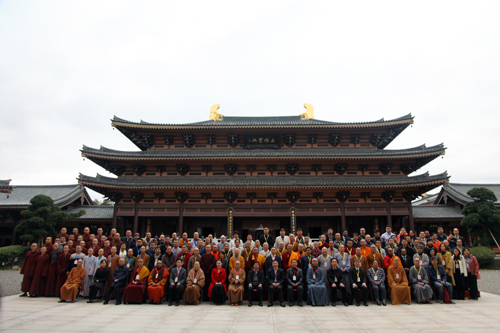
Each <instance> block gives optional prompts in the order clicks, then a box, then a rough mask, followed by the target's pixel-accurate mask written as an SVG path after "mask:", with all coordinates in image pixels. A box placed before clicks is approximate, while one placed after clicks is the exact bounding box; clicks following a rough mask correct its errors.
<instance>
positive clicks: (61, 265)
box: [55, 245, 71, 297]
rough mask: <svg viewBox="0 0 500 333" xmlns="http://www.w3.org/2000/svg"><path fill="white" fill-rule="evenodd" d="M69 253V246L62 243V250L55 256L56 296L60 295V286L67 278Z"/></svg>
mask: <svg viewBox="0 0 500 333" xmlns="http://www.w3.org/2000/svg"><path fill="white" fill-rule="evenodd" d="M70 258H71V253H69V246H68V245H64V247H63V252H62V253H61V254H60V255H59V257H57V280H56V288H55V292H56V296H57V297H61V287H62V286H63V284H64V283H65V282H66V279H67V278H68V274H69V272H68V265H69V259H70Z"/></svg>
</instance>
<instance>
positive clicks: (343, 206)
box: [340, 202, 347, 230]
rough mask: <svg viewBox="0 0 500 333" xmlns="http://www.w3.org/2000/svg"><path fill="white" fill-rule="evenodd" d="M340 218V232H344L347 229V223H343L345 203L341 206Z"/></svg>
mask: <svg viewBox="0 0 500 333" xmlns="http://www.w3.org/2000/svg"><path fill="white" fill-rule="evenodd" d="M341 213H342V215H341V217H340V221H341V224H342V230H346V229H347V223H346V221H345V203H344V202H342V206H341Z"/></svg>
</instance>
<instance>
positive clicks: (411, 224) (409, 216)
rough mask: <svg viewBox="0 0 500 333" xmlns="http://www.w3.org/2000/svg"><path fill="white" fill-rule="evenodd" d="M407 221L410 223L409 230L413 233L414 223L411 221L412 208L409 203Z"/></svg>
mask: <svg viewBox="0 0 500 333" xmlns="http://www.w3.org/2000/svg"><path fill="white" fill-rule="evenodd" d="M408 206H409V207H408V221H409V222H410V230H413V231H415V221H413V206H412V205H411V202H409V203H408Z"/></svg>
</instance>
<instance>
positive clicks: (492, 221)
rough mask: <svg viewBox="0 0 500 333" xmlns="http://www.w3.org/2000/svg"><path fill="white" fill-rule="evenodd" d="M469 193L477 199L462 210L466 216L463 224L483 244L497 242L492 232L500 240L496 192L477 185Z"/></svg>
mask: <svg viewBox="0 0 500 333" xmlns="http://www.w3.org/2000/svg"><path fill="white" fill-rule="evenodd" d="M467 194H468V195H469V196H471V197H472V198H474V199H476V200H474V201H473V202H468V203H467V204H466V205H465V207H464V209H463V210H462V214H464V216H465V217H464V218H463V219H462V222H461V224H462V226H464V227H465V228H467V232H468V233H469V234H470V235H471V236H472V238H473V239H474V240H478V241H479V243H481V245H493V244H495V243H494V241H493V238H492V237H491V233H493V235H494V236H495V238H496V239H497V241H499V240H500V238H499V236H500V210H499V209H498V208H496V207H495V204H494V202H495V201H497V197H496V196H495V193H493V192H492V191H490V190H488V189H486V188H483V187H475V188H473V189H471V190H469V191H468V192H467ZM490 231H491V232H490Z"/></svg>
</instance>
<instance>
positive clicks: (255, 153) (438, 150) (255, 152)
mask: <svg viewBox="0 0 500 333" xmlns="http://www.w3.org/2000/svg"><path fill="white" fill-rule="evenodd" d="M445 149H446V148H445V147H444V145H443V144H439V145H435V146H431V147H426V146H425V145H422V146H418V147H414V148H408V149H353V148H350V149H349V148H311V149H305V148H283V149H241V148H240V149H238V148H235V149H215V148H214V149H161V150H160V149H158V150H155V149H152V150H147V151H120V150H113V149H109V148H106V147H101V148H100V149H96V148H91V147H87V146H83V149H82V150H81V152H82V155H83V156H88V155H94V156H95V155H98V156H102V157H105V158H107V159H113V158H121V157H127V158H132V159H135V160H155V159H167V158H168V159H200V158H204V159H219V158H232V159H233V158H310V157H313V158H332V157H335V158H339V157H345V158H366V157H369V158H387V157H395V158H397V157H402V156H415V157H420V156H422V155H435V156H439V155H441V154H443V153H444V150H445Z"/></svg>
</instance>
